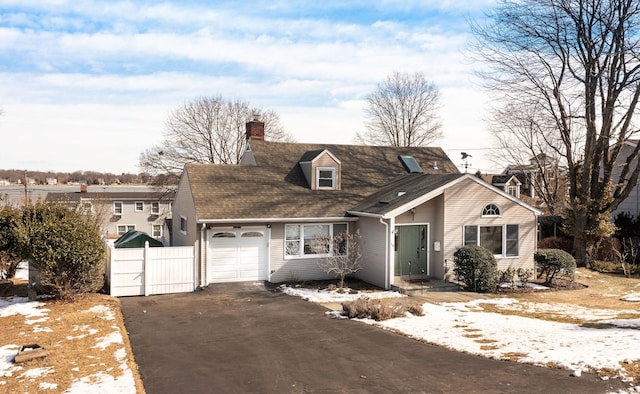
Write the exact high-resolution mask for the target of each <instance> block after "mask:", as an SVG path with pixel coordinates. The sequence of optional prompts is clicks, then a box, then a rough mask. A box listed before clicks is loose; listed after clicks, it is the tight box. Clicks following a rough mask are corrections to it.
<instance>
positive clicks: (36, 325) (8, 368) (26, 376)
mask: <svg viewBox="0 0 640 394" xmlns="http://www.w3.org/2000/svg"><path fill="white" fill-rule="evenodd" d="M45 306H46V304H45V303H44V302H40V301H29V300H28V298H26V297H12V298H5V299H0V318H5V317H10V316H14V315H22V316H23V317H24V318H25V326H24V327H23V328H22V330H23V331H22V332H21V333H20V335H25V336H26V335H27V333H28V332H29V331H32V332H35V333H37V332H45V333H46V332H53V330H52V329H51V328H50V327H49V326H50V325H53V324H54V322H52V321H51V320H50V319H49V316H48V313H49V312H50V310H49V309H47V308H45ZM111 308H113V306H107V305H96V306H94V307H92V308H90V309H88V310H86V311H83V312H84V313H87V314H90V319H97V320H101V321H107V323H108V327H109V330H110V331H109V332H98V330H95V329H93V328H92V327H90V326H86V325H83V326H73V327H72V328H71V329H70V332H69V333H68V334H69V335H67V336H66V337H65V341H64V343H63V344H59V345H61V346H74V345H73V344H72V342H73V341H79V340H82V339H84V338H87V337H90V338H91V342H90V343H91V344H93V347H94V348H98V349H100V350H101V351H106V352H113V357H114V358H115V360H116V362H117V363H118V364H119V365H118V369H119V371H113V370H109V369H110V368H107V367H103V368H104V369H105V370H104V371H100V365H104V364H102V363H99V364H98V362H99V361H100V360H97V361H96V364H97V368H98V370H99V372H91V373H86V374H83V372H82V371H80V368H78V367H74V368H71V371H72V372H73V375H74V376H76V378H75V379H73V380H72V382H71V386H70V387H69V388H67V389H66V390H65V388H59V387H58V384H57V383H53V382H51V381H47V378H51V377H52V376H54V374H55V372H56V371H55V368H53V367H50V366H42V364H46V363H47V361H46V358H45V359H43V361H41V362H38V361H35V360H34V361H32V362H28V363H23V364H14V363H13V358H14V357H15V356H16V354H17V353H18V350H19V348H20V345H25V343H23V342H22V341H23V339H24V338H21V337H20V336H18V337H12V338H7V337H6V336H3V335H2V333H0V392H4V391H3V386H4V387H5V388H6V387H7V386H11V387H15V386H16V384H15V383H16V381H14V382H13V383H14V384H10V380H13V379H16V380H17V382H25V381H32V382H33V381H34V380H37V381H38V382H39V383H38V390H37V391H38V392H47V391H50V390H53V392H61V391H60V390H65V391H64V392H65V393H71V394H73V393H135V392H136V387H135V382H134V377H133V374H132V372H131V369H130V368H129V366H128V365H127V360H128V359H129V356H128V355H127V352H126V349H125V347H124V343H123V337H122V334H121V332H120V329H119V328H118V326H117V325H116V324H113V323H115V322H114V321H115V314H114V313H115V312H114V311H113V310H112V309H111ZM58 320H59V319H58ZM112 322H113V323H112ZM62 334H65V333H62ZM48 350H49V349H48ZM50 350H51V352H52V353H53V352H56V350H55V349H50ZM80 356H81V355H80V354H78V357H80ZM48 357H53V358H55V355H53V354H52V355H50V356H48ZM74 362H75V361H74ZM92 367H95V366H94V365H92Z"/></svg>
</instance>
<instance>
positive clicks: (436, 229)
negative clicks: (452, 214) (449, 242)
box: [396, 195, 444, 278]
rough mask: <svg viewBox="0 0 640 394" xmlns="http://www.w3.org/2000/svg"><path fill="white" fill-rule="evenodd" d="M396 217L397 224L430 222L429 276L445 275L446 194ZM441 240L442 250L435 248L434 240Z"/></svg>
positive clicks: (440, 276) (438, 276) (439, 276)
mask: <svg viewBox="0 0 640 394" xmlns="http://www.w3.org/2000/svg"><path fill="white" fill-rule="evenodd" d="M415 209H416V210H415V215H412V214H411V211H410V210H409V211H407V212H404V213H403V214H401V215H398V216H397V217H396V224H428V225H429V276H432V277H435V278H442V277H443V276H444V254H443V245H444V196H443V195H441V196H438V197H435V198H433V199H432V200H429V201H427V202H425V203H424V204H421V205H419V206H417V207H416V208H415ZM436 241H439V242H440V251H439V252H436V251H435V250H434V242H436Z"/></svg>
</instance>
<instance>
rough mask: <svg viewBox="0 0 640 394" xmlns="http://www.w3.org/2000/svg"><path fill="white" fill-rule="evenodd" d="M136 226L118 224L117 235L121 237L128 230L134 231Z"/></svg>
mask: <svg viewBox="0 0 640 394" xmlns="http://www.w3.org/2000/svg"><path fill="white" fill-rule="evenodd" d="M135 229H136V226H135V225H134V224H119V225H118V235H122V234H124V233H126V232H127V231H129V230H135Z"/></svg>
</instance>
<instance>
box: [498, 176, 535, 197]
mask: <svg viewBox="0 0 640 394" xmlns="http://www.w3.org/2000/svg"><path fill="white" fill-rule="evenodd" d="M490 177H491V182H490V183H491V184H492V185H493V186H495V187H497V188H498V189H501V190H502V191H504V192H506V193H509V194H511V195H512V196H514V197H515V198H521V194H522V193H521V192H522V182H520V180H519V179H518V177H517V176H516V175H511V174H508V175H491V176H490ZM527 192H530V191H529V190H527Z"/></svg>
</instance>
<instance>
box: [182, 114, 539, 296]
mask: <svg viewBox="0 0 640 394" xmlns="http://www.w3.org/2000/svg"><path fill="white" fill-rule="evenodd" d="M247 136H248V144H247V147H246V151H245V154H244V156H243V157H242V160H241V164H239V165H216V164H187V165H186V166H185V169H184V172H183V174H182V176H181V178H180V183H179V186H178V190H177V192H176V197H175V201H174V205H173V244H174V245H193V244H194V243H196V244H197V245H198V249H199V252H198V256H199V272H198V274H199V282H200V284H201V285H207V284H209V283H216V282H232V281H250V280H268V281H271V282H284V281H290V280H291V281H293V280H312V279H330V278H333V276H330V275H328V274H326V273H325V272H323V271H322V270H321V268H320V267H319V265H318V261H319V259H321V258H323V254H318V252H317V249H315V250H314V248H312V247H311V245H312V242H313V240H314V239H315V237H316V236H317V235H336V234H338V233H340V232H344V231H349V232H355V231H356V230H359V231H360V233H361V234H362V240H361V244H362V247H363V254H364V268H363V269H361V270H360V271H358V272H357V273H356V274H355V276H356V277H358V278H360V279H362V280H364V281H366V282H369V283H372V284H375V285H378V286H381V287H383V288H390V287H391V286H392V285H394V284H398V283H399V282H400V281H401V279H403V278H406V277H408V276H409V275H412V276H413V277H414V278H415V277H420V276H422V275H423V274H424V275H425V276H428V277H434V278H438V279H443V278H447V277H450V276H451V272H452V268H453V254H454V252H455V251H456V250H457V249H458V248H460V247H461V246H463V245H475V244H480V245H483V246H485V247H487V248H489V249H490V250H492V251H493V252H494V254H495V255H496V257H497V260H498V264H499V267H500V268H501V269H505V268H508V267H509V266H511V267H514V268H518V267H523V268H529V269H533V266H534V263H533V253H534V251H535V249H536V221H537V220H536V219H537V215H539V214H540V211H539V210H537V209H535V208H533V207H531V206H529V205H527V204H526V203H524V202H523V201H521V200H519V199H517V198H515V197H514V196H512V195H510V194H508V193H506V192H504V191H502V190H499V189H497V188H495V187H493V186H491V185H489V184H487V183H486V182H484V181H482V180H480V179H478V178H476V177H475V176H473V175H469V174H461V173H459V171H458V170H457V168H456V167H455V165H454V164H453V163H452V162H451V160H450V159H449V158H448V157H447V156H446V155H445V154H444V152H443V151H442V149H440V148H392V147H376V146H353V145H329V144H297V143H282V142H267V141H264V124H263V123H261V122H257V121H252V122H249V123H248V124H247ZM327 247H329V245H327Z"/></svg>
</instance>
